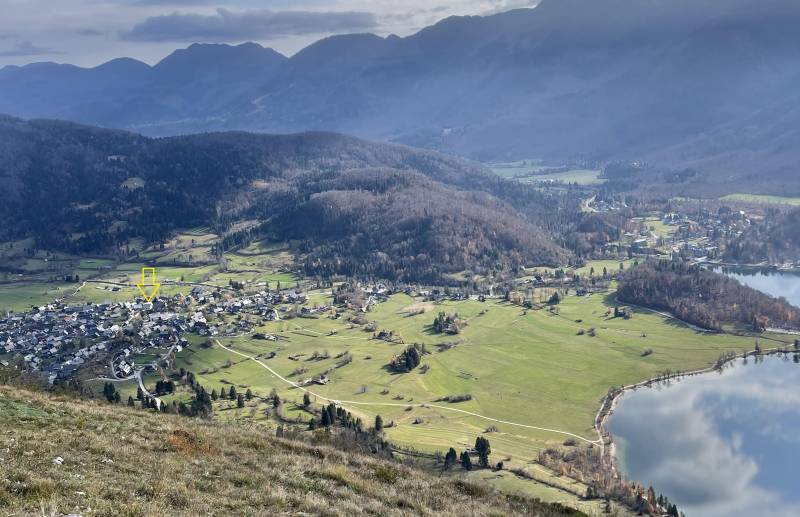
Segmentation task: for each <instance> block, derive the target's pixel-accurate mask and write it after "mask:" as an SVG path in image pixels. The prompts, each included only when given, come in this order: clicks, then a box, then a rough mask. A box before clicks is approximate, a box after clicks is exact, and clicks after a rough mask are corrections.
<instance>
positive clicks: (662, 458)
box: [608, 271, 800, 517]
mask: <svg viewBox="0 0 800 517" xmlns="http://www.w3.org/2000/svg"><path fill="white" fill-rule="evenodd" d="M725 273H726V274H729V275H730V276H734V277H735V278H737V279H738V280H739V281H741V282H742V283H745V284H747V285H750V286H751V287H754V288H757V289H760V290H762V291H764V292H767V293H769V294H772V295H774V296H784V297H785V298H786V299H787V300H789V301H790V302H791V303H794V304H795V305H800V276H797V275H791V274H785V273H771V274H765V273H761V272H758V273H755V274H746V273H744V272H742V271H736V272H732V271H725ZM608 429H609V431H610V432H611V434H612V435H613V436H614V442H615V444H616V447H617V451H616V457H617V462H618V466H619V468H620V470H621V471H622V472H623V473H624V474H625V475H626V476H627V477H628V478H629V479H632V480H635V481H637V482H638V483H640V484H642V485H644V486H645V487H647V486H649V485H652V486H653V487H655V489H656V493H659V492H661V493H663V494H664V495H666V496H668V497H669V498H670V500H671V501H672V502H674V503H676V504H677V505H678V507H679V509H680V510H681V511H683V512H685V513H686V515H687V516H688V517H692V516H703V517H704V516H710V517H723V516H725V517H739V516H741V517H744V516H747V517H750V516H753V515H770V516H779V517H782V516H787V517H788V516H798V515H800V490H797V480H798V479H800V432H798V431H800V364H797V363H795V362H794V361H793V359H792V356H787V357H785V358H784V357H779V356H769V357H763V358H759V363H758V364H756V361H755V360H754V359H753V358H749V359H748V360H747V361H746V362H745V361H742V360H737V361H735V362H733V363H731V364H730V365H729V366H728V367H727V368H726V369H724V370H723V371H722V372H721V373H710V374H706V375H701V376H696V377H689V378H686V379H682V380H680V381H677V382H672V383H670V384H669V385H668V386H662V387H659V388H650V389H648V388H642V389H639V390H637V391H635V392H628V393H626V394H625V395H624V396H623V397H622V398H621V399H620V401H619V404H618V406H617V408H616V410H615V412H614V414H613V415H612V416H611V417H610V419H609V422H608Z"/></svg>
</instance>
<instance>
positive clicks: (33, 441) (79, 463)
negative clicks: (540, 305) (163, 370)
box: [0, 386, 582, 516]
mask: <svg viewBox="0 0 800 517" xmlns="http://www.w3.org/2000/svg"><path fill="white" fill-rule="evenodd" d="M58 458H62V459H63V463H60V464H59V461H58ZM65 514H74V515H82V516H88V515H93V516H95V515H97V516H104V515H108V516H111V515H113V516H120V515H123V516H124V515H130V516H138V515H141V516H150V515H153V516H155V515H159V516H161V515H236V516H241V515H280V514H292V515H348V516H350V515H381V516H383V515H498V516H499V515H503V516H506V515H536V516H556V515H575V516H577V515H582V514H580V513H578V512H575V511H574V510H569V509H563V508H561V507H557V506H550V505H546V504H543V503H540V502H538V501H535V500H531V499H524V498H518V497H514V496H505V495H501V494H499V493H496V492H494V491H492V490H491V489H490V488H488V487H487V486H485V485H480V484H474V483H471V482H464V481H453V480H445V479H439V478H437V477H434V476H431V475H428V474H425V473H423V472H420V471H417V470H414V469H412V468H409V467H407V466H404V465H400V464H398V463H393V462H389V461H384V460H379V459H377V458H374V457H370V456H364V455H358V454H352V453H345V452H342V451H339V450H336V449H333V448H330V447H327V446H319V447H317V446H314V445H311V444H307V443H303V442H296V441H290V440H285V439H279V438H276V437H274V436H273V435H272V434H270V433H267V432H265V431H264V430H263V429H260V428H258V427H253V426H243V425H220V424H217V423H212V422H204V421H199V420H196V419H187V418H183V417H179V416H172V415H158V414H153V413H146V412H143V411H141V410H131V409H128V408H126V407H120V406H108V405H105V404H101V403H98V402H94V401H81V400H75V399H71V398H66V397H63V396H53V395H49V394H45V393H38V392H30V391H25V390H20V389H16V388H11V387H7V386H0V515H12V516H15V515H58V516H60V515H65Z"/></svg>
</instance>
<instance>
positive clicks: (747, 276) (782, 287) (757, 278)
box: [714, 267, 800, 307]
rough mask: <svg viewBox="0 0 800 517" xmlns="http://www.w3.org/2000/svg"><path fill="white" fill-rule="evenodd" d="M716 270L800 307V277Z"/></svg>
mask: <svg viewBox="0 0 800 517" xmlns="http://www.w3.org/2000/svg"><path fill="white" fill-rule="evenodd" d="M714 270H715V271H717V272H720V273H724V274H726V275H728V276H729V277H731V278H735V279H736V280H738V281H739V282H741V283H742V284H744V285H747V286H750V287H752V288H753V289H758V290H759V291H762V292H764V293H767V294H771V295H772V296H777V297H781V296H782V297H784V298H786V300H787V301H788V302H789V303H791V304H792V305H795V306H797V307H800V275H797V274H795V273H784V272H780V271H770V270H760V269H743V268H728V267H725V268H715V269H714Z"/></svg>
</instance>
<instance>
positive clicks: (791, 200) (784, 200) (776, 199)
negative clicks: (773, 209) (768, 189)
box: [720, 193, 800, 206]
mask: <svg viewBox="0 0 800 517" xmlns="http://www.w3.org/2000/svg"><path fill="white" fill-rule="evenodd" d="M720 199H722V200H723V201H742V202H745V203H761V204H770V205H791V206H800V197H783V196H766V195H759V194H741V193H740V194H729V195H727V196H724V197H722V198H720Z"/></svg>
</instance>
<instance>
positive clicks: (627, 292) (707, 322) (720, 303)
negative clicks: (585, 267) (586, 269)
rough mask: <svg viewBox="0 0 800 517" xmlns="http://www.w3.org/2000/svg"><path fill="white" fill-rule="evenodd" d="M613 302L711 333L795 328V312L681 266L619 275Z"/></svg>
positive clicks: (798, 317) (650, 265)
mask: <svg viewBox="0 0 800 517" xmlns="http://www.w3.org/2000/svg"><path fill="white" fill-rule="evenodd" d="M617 294H618V296H619V300H620V301H622V302H626V303H634V304H637V305H644V306H645V307H650V308H653V309H658V310H665V311H669V312H671V313H672V314H674V315H675V316H676V317H678V318H680V319H682V320H684V321H687V322H689V323H692V324H695V325H698V326H701V327H703V328H706V329H711V330H722V328H723V326H724V325H746V326H750V327H751V328H755V329H757V330H763V329H766V328H773V327H774V328H786V329H799V328H800V309H798V308H797V307H793V306H792V305H790V304H789V303H788V302H787V301H786V300H783V299H776V298H773V297H771V296H768V295H766V294H764V293H762V292H761V291H757V290H755V289H753V288H751V287H747V286H744V285H742V284H740V283H739V282H737V281H736V280H734V279H732V278H729V277H727V276H725V275H721V274H719V273H714V272H712V271H709V270H707V269H704V268H702V267H700V266H691V265H688V264H686V263H684V262H673V261H668V260H657V261H656V260H652V261H648V262H645V263H643V264H641V265H639V266H637V267H634V268H631V269H629V270H628V271H626V272H625V273H623V274H622V275H621V278H620V283H619V288H618V291H617Z"/></svg>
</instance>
